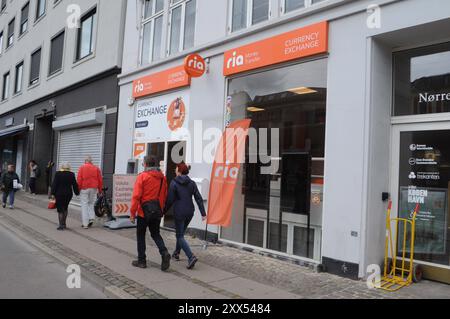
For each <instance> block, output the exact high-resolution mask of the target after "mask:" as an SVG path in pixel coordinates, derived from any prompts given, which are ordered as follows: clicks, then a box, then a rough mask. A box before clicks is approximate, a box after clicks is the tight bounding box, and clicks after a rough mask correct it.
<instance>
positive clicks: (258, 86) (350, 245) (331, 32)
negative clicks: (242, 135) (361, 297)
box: [116, 0, 450, 283]
mask: <svg viewBox="0 0 450 319" xmlns="http://www.w3.org/2000/svg"><path fill="white" fill-rule="evenodd" d="M379 2H380V3H381V2H382V3H381V4H380V7H381V10H382V12H383V15H382V17H383V20H382V21H383V23H382V24H381V26H377V27H370V25H369V24H368V17H370V13H368V12H367V5H368V4H369V2H367V3H366V1H351V2H349V3H347V4H345V5H342V6H337V7H335V8H332V9H330V10H322V11H321V12H320V15H319V14H315V13H311V14H310V15H305V16H304V17H303V18H302V19H294V18H286V19H285V20H283V21H282V22H280V23H274V24H273V25H270V26H266V27H265V28H261V29H260V30H258V29H255V30H250V31H248V36H236V37H233V38H231V39H227V40H220V41H217V43H216V42H208V44H205V45H204V46H199V47H195V48H194V49H192V50H188V51H186V52H185V54H180V55H179V56H175V57H172V58H168V59H167V61H165V60H163V61H160V62H157V63H155V64H154V65H152V66H149V67H148V68H143V69H139V70H135V71H132V72H129V73H126V74H122V75H121V76H120V86H121V93H120V96H121V97H120V109H119V122H118V142H117V143H118V144H117V150H118V153H117V154H116V173H117V174H125V173H127V172H128V173H135V172H139V170H140V169H141V168H140V167H141V164H140V162H139V161H142V158H143V156H144V155H146V154H154V155H158V156H159V157H160V158H161V159H163V160H162V163H161V164H162V165H161V166H162V168H163V171H164V172H165V173H166V175H167V176H168V178H169V179H171V178H173V169H174V161H172V160H171V154H172V153H173V152H172V150H173V149H174V147H175V148H176V152H175V153H178V154H180V155H181V157H179V158H182V159H185V160H186V161H187V162H190V163H191V165H192V170H191V174H190V175H191V177H192V178H193V179H195V181H196V182H197V184H198V185H199V187H200V189H201V191H202V194H203V195H204V199H205V201H207V199H208V190H209V184H210V182H211V179H212V175H211V171H212V168H213V165H212V163H210V162H205V161H203V162H199V161H197V160H196V157H195V156H196V155H198V153H199V152H201V151H203V150H204V148H200V151H199V149H198V148H196V146H195V145H196V143H197V142H194V141H197V140H196V139H193V137H195V135H196V134H197V133H198V131H197V129H198V126H197V125H196V123H198V122H201V124H202V129H201V130H200V132H205V131H206V130H207V129H209V128H214V129H216V130H219V131H223V130H224V129H225V128H226V127H227V126H228V125H229V124H230V123H233V122H235V121H237V120H241V119H250V120H251V124H250V127H251V129H252V130H253V131H254V132H256V140H257V141H258V143H257V144H256V146H255V145H254V144H251V143H250V139H251V136H249V139H248V141H249V142H248V143H247V145H246V149H245V162H244V163H243V164H242V165H241V167H240V170H239V174H238V176H237V183H236V187H235V190H234V195H233V207H232V222H231V225H230V226H229V227H217V226H212V225H209V226H208V228H207V233H208V235H209V236H213V237H215V238H218V239H219V240H220V241H221V242H222V243H227V244H231V245H234V246H238V247H242V248H245V249H248V250H254V251H256V252H259V253H264V254H268V255H274V256H278V257H282V258H284V259H288V260H291V261H294V262H296V263H300V264H304V263H307V264H308V263H309V264H315V265H321V266H322V269H325V270H326V271H328V272H330V273H334V274H338V275H341V276H345V277H349V278H354V279H357V278H365V277H366V276H367V275H368V273H367V269H368V266H370V265H373V264H377V265H382V263H383V259H384V245H385V230H386V225H385V216H386V215H385V214H386V209H387V206H388V201H389V200H392V203H393V215H394V216H407V215H408V213H409V211H410V209H411V208H412V207H413V206H415V204H416V203H420V204H421V210H420V213H419V218H418V221H417V236H416V239H417V242H416V255H415V262H416V263H418V264H421V265H422V266H423V269H424V276H425V278H430V279H434V280H437V281H441V282H447V283H448V282H450V265H449V262H450V256H449V251H450V242H449V238H450V237H449V236H450V233H449V219H450V215H449V212H450V208H449V207H450V205H449V200H450V195H449V181H450V173H449V172H448V167H449V166H450V164H449V162H448V158H450V153H449V152H450V150H447V148H448V147H447V144H446V141H447V140H448V138H450V124H449V123H450V115H449V114H450V109H449V107H450V106H449V103H450V102H449V98H450V96H449V94H450V91H449V90H450V86H449V78H448V74H449V73H450V70H448V65H449V63H448V61H450V57H449V51H450V47H449V44H448V43H449V40H450V31H449V30H450V17H449V16H448V14H446V13H445V10H444V9H442V8H443V7H445V9H447V8H448V9H449V10H450V3H449V2H446V1H442V0H430V1H429V2H424V1H420V0H409V1H379ZM426 3H428V4H426ZM430 3H434V4H435V6H430ZM435 8H440V9H439V10H437V9H435ZM197 9H198V8H197ZM198 11H199V12H200V11H201V10H200V9H198ZM405 11H406V12H408V14H406V15H405ZM425 11H427V12H428V15H426V16H424V15H420V14H419V13H420V12H425ZM447 12H450V11H447ZM399 16H402V17H403V18H402V19H398V17H399ZM212 19H213V17H211V19H210V20H207V18H205V17H203V18H202V19H200V20H199V22H198V23H199V26H196V36H198V37H199V38H203V39H204V38H205V37H206V35H204V34H203V33H202V32H204V33H205V34H206V33H207V31H206V30H204V29H203V28H204V27H205V26H206V24H205V25H202V23H206V21H209V22H211V21H212ZM215 19H217V17H215ZM208 25H209V24H208ZM133 28H134V25H132V28H131V27H130V29H131V30H133ZM205 29H206V28H205ZM130 32H134V31H130ZM197 34H199V35H197ZM412 34H414V37H412V36H411V35H412ZM211 43H212V44H211ZM127 52H128V51H127ZM130 52H132V50H131V49H130ZM190 53H198V54H199V55H201V56H202V57H203V58H204V59H205V60H206V73H205V74H204V75H203V76H202V77H200V78H195V79H194V78H192V79H190V78H189V77H187V78H184V82H183V80H180V79H178V80H175V81H171V82H170V83H172V85H173V86H171V85H168V83H169V82H168V79H170V77H169V76H168V75H169V74H170V73H174V72H175V71H177V70H178V71H179V72H183V67H182V65H183V61H184V58H185V57H186V56H187V55H188V54H190ZM180 70H181V71H180ZM175 73H176V72H175ZM161 75H162V76H163V78H162V79H161V77H160V76H161ZM152 78H153V79H158V78H159V80H158V81H153V85H148V82H152V81H149V79H150V80H151V79H152ZM175 78H176V77H175ZM181 78H183V77H181ZM146 83H147V86H146ZM161 83H162V84H163V86H162V87H160V85H161ZM152 90H154V91H152ZM130 98H131V100H130ZM181 102H182V103H181ZM175 110H179V111H175ZM178 116H180V117H179V118H178V119H175V117H178ZM253 137H255V136H253ZM130 141H131V142H130ZM180 141H181V142H182V143H179V142H180ZM202 141H203V142H204V144H203V146H204V145H205V144H207V143H208V142H209V140H208V138H205V136H203V140H202ZM177 145H178V147H177ZM179 145H181V146H182V147H179ZM179 150H182V151H181V152H180V151H179ZM446 152H447V153H449V154H446ZM200 157H201V156H200ZM255 158H256V159H257V160H256V161H255V160H254V159H255ZM252 159H253V161H252ZM262 172H264V173H262ZM205 204H206V205H205V206H207V205H208V203H205ZM164 223H165V225H166V226H168V227H170V226H171V225H170V222H167V223H166V221H165V222H164ZM190 229H191V231H193V232H195V233H197V234H198V235H199V236H203V235H204V233H205V230H206V229H205V224H204V223H202V221H201V219H200V218H199V215H198V214H197V215H196V217H194V219H193V221H192V223H191V225H190Z"/></svg>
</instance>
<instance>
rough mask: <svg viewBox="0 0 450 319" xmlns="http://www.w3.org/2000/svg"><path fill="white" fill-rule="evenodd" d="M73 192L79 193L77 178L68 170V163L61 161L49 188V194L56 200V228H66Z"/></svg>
mask: <svg viewBox="0 0 450 319" xmlns="http://www.w3.org/2000/svg"><path fill="white" fill-rule="evenodd" d="M73 193H75V195H77V196H78V195H80V191H79V189H78V184H77V180H76V178H75V174H74V173H72V172H71V171H70V165H69V164H68V163H63V164H62V165H61V170H60V171H59V172H56V174H55V178H54V179H53V184H52V190H51V194H52V196H53V198H54V199H55V200H56V210H57V211H58V219H59V227H58V230H64V229H66V220H67V214H68V209H69V203H70V201H71V200H72V197H73Z"/></svg>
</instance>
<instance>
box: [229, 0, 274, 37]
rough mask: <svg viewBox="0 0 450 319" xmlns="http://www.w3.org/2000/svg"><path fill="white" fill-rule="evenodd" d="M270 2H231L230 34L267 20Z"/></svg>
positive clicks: (249, 0)
mask: <svg viewBox="0 0 450 319" xmlns="http://www.w3.org/2000/svg"><path fill="white" fill-rule="evenodd" d="M269 15H270V0H232V4H231V32H234V31H238V30H241V29H245V28H247V27H249V26H251V25H255V24H258V23H260V22H263V21H266V20H268V19H269Z"/></svg>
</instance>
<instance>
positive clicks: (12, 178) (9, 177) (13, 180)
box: [0, 165, 20, 209]
mask: <svg viewBox="0 0 450 319" xmlns="http://www.w3.org/2000/svg"><path fill="white" fill-rule="evenodd" d="M19 183H20V180H19V175H17V173H16V171H15V167H14V165H8V170H7V171H6V172H4V173H3V174H2V177H1V182H0V184H1V188H2V191H3V198H2V207H3V208H5V207H6V200H7V199H8V197H9V209H14V195H15V193H16V192H17V191H18V190H19Z"/></svg>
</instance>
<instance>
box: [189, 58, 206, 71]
mask: <svg viewBox="0 0 450 319" xmlns="http://www.w3.org/2000/svg"><path fill="white" fill-rule="evenodd" d="M188 66H189V67H190V68H193V69H197V70H199V71H204V70H205V64H204V63H202V62H201V61H199V60H198V59H197V57H196V56H194V58H193V59H192V60H189V63H188Z"/></svg>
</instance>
